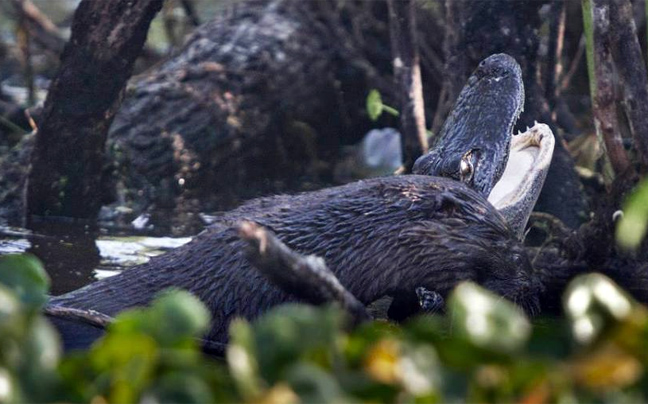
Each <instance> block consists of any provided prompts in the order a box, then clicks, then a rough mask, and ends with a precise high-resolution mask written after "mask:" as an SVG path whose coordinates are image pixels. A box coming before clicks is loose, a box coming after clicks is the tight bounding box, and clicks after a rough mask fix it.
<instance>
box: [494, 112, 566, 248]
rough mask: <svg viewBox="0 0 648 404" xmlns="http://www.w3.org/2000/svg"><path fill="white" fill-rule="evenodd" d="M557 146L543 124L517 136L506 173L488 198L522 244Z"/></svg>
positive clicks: (547, 128)
mask: <svg viewBox="0 0 648 404" xmlns="http://www.w3.org/2000/svg"><path fill="white" fill-rule="evenodd" d="M554 143H555V140H554V135H553V132H551V129H550V128H549V126H547V125H545V124H542V123H536V124H535V125H534V126H533V127H532V128H530V129H527V131H526V132H524V133H521V134H518V135H516V136H513V139H512V140H511V148H510V153H509V158H508V162H507V164H506V168H505V169H504V173H503V174H502V177H501V178H500V179H499V181H498V182H497V183H496V184H495V186H494V187H493V189H492V191H491V192H490V194H489V195H488V201H489V202H490V203H491V204H492V205H493V206H494V207H495V208H496V209H497V210H498V211H499V212H500V213H501V214H502V215H503V216H504V218H505V219H506V221H507V222H508V224H509V227H510V228H511V230H512V231H513V232H514V233H515V235H516V236H517V237H518V239H520V240H522V239H523V238H524V229H525V227H526V224H527V222H528V220H529V216H530V215H531V211H533V207H534V206H535V203H536V201H537V200H538V196H539V195H540V191H541V190H542V185H543V184H544V180H545V178H546V176H547V171H548V170H549V165H550V163H551V157H552V155H553V149H554Z"/></svg>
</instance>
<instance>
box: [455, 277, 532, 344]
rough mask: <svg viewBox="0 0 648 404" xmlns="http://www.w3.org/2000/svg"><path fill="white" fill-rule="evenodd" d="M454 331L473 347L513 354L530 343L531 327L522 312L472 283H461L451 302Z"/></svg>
mask: <svg viewBox="0 0 648 404" xmlns="http://www.w3.org/2000/svg"><path fill="white" fill-rule="evenodd" d="M448 307H449V311H450V313H451V316H452V324H453V331H456V332H457V335H458V336H460V337H462V338H465V339H466V340H468V341H470V342H471V343H472V344H473V345H474V346H477V347H480V348H485V349H488V350H491V351H493V352H499V353H505V354H510V353H513V352H516V351H518V350H519V349H520V348H522V347H523V346H524V344H525V343H526V342H527V340H528V338H529V335H530V333H531V324H530V323H529V320H528V319H527V318H526V316H525V315H524V313H523V312H522V310H521V309H520V308H519V307H517V306H516V305H514V304H513V303H511V302H509V301H508V300H505V299H502V298H501V297H500V296H497V295H495V294H494V293H492V292H490V291H488V290H486V289H484V288H482V287H481V286H478V285H476V284H474V283H471V282H462V283H461V284H459V286H457V287H456V288H455V290H454V291H453V292H452V295H451V297H450V299H449V304H448Z"/></svg>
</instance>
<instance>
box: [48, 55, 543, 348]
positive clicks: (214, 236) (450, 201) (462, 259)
mask: <svg viewBox="0 0 648 404" xmlns="http://www.w3.org/2000/svg"><path fill="white" fill-rule="evenodd" d="M511 61H512V59H511V58H510V57H508V56H506V55H495V56H491V57H490V58H488V59H486V61H485V62H484V63H482V64H480V66H479V67H478V68H477V70H476V72H475V73H474V74H473V77H471V79H470V80H469V82H468V84H467V86H466V88H465V89H464V91H462V96H461V97H460V100H459V101H458V103H457V105H458V107H459V109H458V110H459V111H460V112H457V113H456V114H455V112H453V116H454V117H452V116H451V118H450V121H451V122H456V125H460V126H461V127H462V128H463V131H461V130H459V131H455V130H453V127H452V125H451V124H448V123H446V125H445V126H444V130H443V131H442V134H441V136H440V137H439V140H438V141H437V143H436V146H435V147H438V148H443V149H445V150H447V152H445V153H435V151H434V150H432V151H431V152H430V153H428V154H427V155H424V156H422V157H421V158H420V159H419V162H417V166H416V167H417V172H418V174H415V175H406V176H396V177H384V178H376V179H371V180H365V181H359V182H355V183H351V184H348V185H344V186H340V187H334V188H329V189H323V190H320V191H315V192H310V193H303V194H298V195H292V196H290V195H280V196H272V197H266V198H261V199H257V200H253V201H251V202H248V203H246V204H244V205H243V206H241V207H240V208H238V209H235V210H233V211H230V212H227V213H224V214H222V215H221V216H220V217H219V218H218V220H217V221H216V223H214V224H213V225H212V226H211V227H210V228H209V229H207V230H205V231H204V232H202V233H201V234H199V235H198V236H197V237H196V238H195V239H194V240H192V241H191V242H190V243H188V244H186V245H185V246H182V247H179V248H177V249H175V250H174V251H172V252H169V253H167V254H165V255H163V256H160V257H156V258H153V259H152V260H151V261H150V262H148V263H146V264H143V265H140V266H137V267H134V268H132V269H128V270H125V271H124V272H122V273H121V274H119V275H116V276H114V277H111V278H108V279H104V280H101V281H98V282H95V283H93V284H91V285H88V286H86V287H84V288H81V289H79V290H77V291H73V292H70V293H68V294H66V295H63V296H59V297H55V298H52V299H51V301H50V306H52V307H54V306H62V307H69V308H78V309H87V310H96V311H98V312H100V313H103V314H107V315H115V314H117V313H119V312H120V311H122V310H124V309H127V308H131V307H137V306H143V305H146V304H148V303H149V302H150V301H151V300H152V298H153V297H154V296H155V295H156V294H157V293H158V292H160V291H161V290H163V289H166V288H169V287H178V288H182V289H186V290H188V291H190V292H192V293H194V294H195V295H196V296H198V297H199V298H200V299H201V300H202V301H203V302H204V303H205V304H206V305H207V306H208V307H209V309H210V310H211V313H212V316H213V319H212V327H211V329H210V331H209V333H208V335H207V336H206V339H207V340H209V341H213V342H217V343H224V342H226V341H227V329H228V325H229V322H230V320H231V319H233V318H234V317H239V316H241V317H245V318H248V319H252V318H254V317H256V316H258V315H259V314H261V313H263V312H264V311H265V310H267V309H268V308H270V307H272V306H275V305H277V304H280V303H284V302H288V301H295V300H296V298H295V297H294V296H292V295H290V294H288V293H285V292H284V291H282V290H280V289H279V288H277V287H275V286H273V285H272V284H270V283H269V282H268V281H267V280H266V279H265V278H264V277H263V276H262V275H261V274H260V273H258V272H257V271H256V270H255V269H254V268H253V267H252V266H251V264H250V262H248V260H247V259H246V258H245V255H244V252H243V250H244V249H243V246H244V242H243V241H241V240H240V239H239V237H238V235H237V232H236V229H235V226H236V225H237V224H238V223H239V222H240V221H242V220H248V221H252V222H255V223H258V224H259V225H261V226H264V227H266V228H267V229H269V230H270V231H272V232H273V233H275V234H276V235H277V237H278V238H279V239H280V240H281V241H282V242H284V243H285V244H286V245H287V246H288V247H290V248H291V249H293V250H294V251H296V252H299V253H302V254H315V255H318V256H321V257H322V258H324V259H325V261H326V263H327V265H328V267H329V268H330V269H331V270H332V271H333V273H334V274H335V276H337V277H338V279H339V280H340V282H341V283H342V284H343V285H344V287H346V288H347V289H348V290H349V291H350V292H351V293H352V294H353V295H354V296H355V297H356V298H357V299H358V300H360V301H361V302H362V303H364V304H369V303H371V302H373V301H374V300H376V299H378V298H380V297H382V296H384V295H392V296H398V295H402V294H410V293H412V292H414V291H415V290H416V289H417V288H425V289H427V290H432V291H434V293H437V294H439V296H441V297H442V298H445V297H446V296H447V294H448V293H449V291H450V290H451V289H452V288H453V287H454V286H455V285H456V284H457V283H458V282H461V281H463V280H472V281H475V282H477V283H479V284H481V285H483V286H484V287H486V288H489V289H490V290H492V291H494V292H496V293H498V294H500V295H502V296H504V297H506V298H509V299H510V300H512V301H514V302H516V303H518V304H520V305H521V306H523V307H524V308H526V309H527V310H528V311H530V312H534V311H535V310H536V309H537V307H538V295H539V291H540V285H539V284H538V283H537V282H536V281H535V280H534V277H533V275H532V271H531V265H530V262H529V259H528V257H527V255H526V253H525V251H524V248H523V246H522V245H521V243H520V242H519V238H520V237H519V234H518V233H517V232H516V231H512V230H511V226H510V223H508V222H507V220H519V218H518V215H517V213H519V212H526V211H527V210H528V209H527V205H528V204H529V203H534V202H535V199H534V198H533V196H532V197H526V195H520V193H517V192H504V193H502V196H500V197H499V199H498V201H497V203H498V204H505V202H507V198H508V197H515V198H521V196H525V197H524V198H522V201H523V203H521V204H520V203H508V204H506V206H509V207H511V210H508V211H506V213H507V215H508V216H506V217H505V216H502V215H501V214H500V213H499V212H498V210H497V206H493V204H491V203H490V202H489V201H488V200H487V199H486V196H487V195H488V193H489V192H490V191H491V190H492V188H493V186H494V184H495V183H497V180H498V179H499V178H500V177H501V176H502V172H503V171H505V170H504V168H503V167H505V166H506V165H507V162H508V160H511V159H509V153H510V150H511V148H510V146H511V136H512V127H513V125H514V123H515V120H516V119H517V115H519V112H520V110H521V102H522V100H523V96H519V94H520V91H523V90H521V86H522V84H521V78H520V75H519V66H518V67H517V69H516V66H517V64H516V63H515V61H512V64H511V63H510V62H511ZM507 69H509V70H510V71H508V70H507ZM507 71H508V72H507ZM474 77H477V78H474ZM509 79H512V80H511V82H512V83H513V84H514V86H513V87H510V86H511V84H506V83H508V81H506V80H509ZM502 84H504V86H502ZM476 92H477V93H476ZM471 94H472V95H471ZM489 94H490V96H491V97H498V96H500V95H502V94H508V95H507V97H505V98H504V100H503V102H504V101H506V102H509V101H510V102H512V103H513V105H511V106H508V105H507V107H506V108H501V111H500V114H502V115H504V118H502V119H494V118H492V117H491V119H489V120H488V121H485V122H484V121H481V119H482V118H484V117H489V116H490V115H488V114H497V109H496V108H495V107H496V105H497V104H496V103H495V102H493V101H492V100H491V101H490V102H489V104H488V105H481V104H479V103H477V104H474V103H471V102H470V100H471V99H472V98H473V97H478V99H489V97H488V95H489ZM473 104H474V105H473ZM462 105H469V106H471V107H470V108H467V107H461V106H462ZM500 107H501V105H500ZM480 108H484V109H480ZM476 110H481V111H482V113H481V114H480V113H475V111H476ZM461 111H462V112H461ZM486 112H488V114H486ZM464 114H467V116H468V118H465V119H464V118H462V116H463V115H464ZM483 114H486V115H483ZM502 123H503V124H502ZM479 125H481V127H482V130H481V131H480V130H478V127H479ZM489 125H492V126H493V127H492V128H490V129H488V130H487V129H486V127H488V126H489ZM495 126H497V127H495ZM534 130H536V131H540V132H542V133H544V134H545V135H546V136H544V139H545V140H546V139H549V138H551V139H552V137H551V136H550V134H551V131H550V130H549V129H548V127H546V125H541V126H539V127H538V128H535V129H534ZM547 131H548V134H547ZM484 134H488V139H487V140H486V141H484V140H483V139H482V138H481V136H483V135H484ZM518 136H519V135H518ZM540 138H542V137H540ZM446 142H450V143H453V144H455V143H456V145H455V146H456V147H455V146H453V147H450V146H448V145H446ZM525 144H526V143H525ZM547 144H548V143H547V142H546V141H545V142H540V143H538V144H536V145H535V146H538V145H539V146H538V147H543V146H542V145H547ZM531 146H533V145H531ZM531 146H529V147H531ZM551 146H553V143H551ZM457 156H459V158H457ZM533 156H535V157H533V158H532V159H531V164H530V166H531V167H534V166H536V165H538V164H537V163H538V162H541V160H542V159H541V158H537V157H538V156H546V153H545V154H543V153H535V154H533ZM549 157H550V153H549ZM439 167H442V168H441V169H439ZM433 174H437V175H438V174H443V175H446V176H448V177H451V178H441V177H435V176H432V175H433ZM542 174H543V171H542V170H536V171H533V174H531V175H530V176H526V177H522V179H521V180H518V181H517V182H515V181H514V183H515V184H517V185H514V186H513V188H515V189H524V190H525V192H536V191H537V192H539V189H538V187H537V186H532V187H528V186H527V187H525V186H523V185H524V184H526V183H528V181H534V182H533V183H534V184H540V185H541V182H542V181H541V180H537V178H540V177H541V178H542V179H544V176H542ZM457 179H458V181H457ZM473 188H474V189H473ZM507 196H508V197H507ZM535 196H536V197H537V195H535ZM511 212H512V213H515V214H512V213H511ZM525 223H526V222H525ZM54 320H55V324H56V325H57V327H58V328H59V330H60V331H61V332H62V336H63V339H64V341H65V345H66V348H72V347H83V346H87V345H88V344H89V343H90V342H92V340H94V339H96V338H97V337H98V336H99V335H100V333H101V332H100V331H99V330H97V329H93V328H91V327H89V326H84V325H82V324H78V323H72V322H70V321H66V320H62V319H54Z"/></svg>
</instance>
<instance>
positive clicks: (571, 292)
mask: <svg viewBox="0 0 648 404" xmlns="http://www.w3.org/2000/svg"><path fill="white" fill-rule="evenodd" d="M563 305H564V308H565V313H566V314H567V316H568V317H569V319H570V323H571V324H570V325H571V330H572V334H573V336H574V338H575V339H576V341H578V342H580V343H582V344H589V343H592V342H593V341H595V340H597V339H598V338H599V336H600V335H601V334H602V333H603V332H604V331H606V330H608V329H610V328H611V326H613V325H615V324H619V323H620V322H622V321H624V320H625V319H627V318H629V317H630V316H631V315H632V314H633V311H634V310H633V309H634V307H635V306H637V303H636V302H635V301H634V300H633V299H632V298H631V297H630V296H629V295H628V294H627V293H626V292H625V291H624V290H623V289H621V288H620V287H619V286H618V285H617V284H616V283H614V282H613V281H612V280H610V279H609V278H607V277H606V276H604V275H601V274H596V273H593V274H587V275H581V276H579V277H577V278H575V279H574V280H573V281H572V282H571V283H570V284H569V286H568V287H567V292H566V293H565V295H564V296H563Z"/></svg>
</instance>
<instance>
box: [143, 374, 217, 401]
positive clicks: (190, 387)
mask: <svg viewBox="0 0 648 404" xmlns="http://www.w3.org/2000/svg"><path fill="white" fill-rule="evenodd" d="M142 401H143V402H150V403H213V402H214V396H213V395H212V392H211V389H210V388H209V385H207V383H206V381H205V380H202V379H201V378H199V377H196V376H195V375H191V374H189V375H188V374H185V373H182V372H173V373H170V374H166V375H164V376H162V377H160V378H159V379H158V380H157V381H156V383H155V385H154V386H153V388H152V389H151V390H150V392H149V393H147V394H145V395H144V397H143V400H142Z"/></svg>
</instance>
